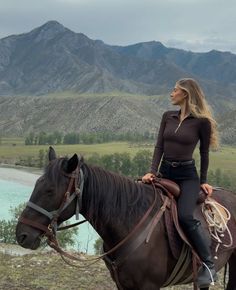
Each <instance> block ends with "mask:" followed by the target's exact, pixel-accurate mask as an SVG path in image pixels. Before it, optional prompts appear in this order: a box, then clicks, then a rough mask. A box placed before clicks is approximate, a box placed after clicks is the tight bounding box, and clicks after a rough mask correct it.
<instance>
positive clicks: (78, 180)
mask: <svg viewBox="0 0 236 290" xmlns="http://www.w3.org/2000/svg"><path fill="white" fill-rule="evenodd" d="M63 174H64V175H66V176H68V177H70V182H69V185H68V188H67V191H66V192H65V194H64V197H63V200H62V202H61V205H60V206H59V208H58V209H57V210H54V211H51V212H49V211H47V210H45V209H44V208H42V207H40V206H38V205H36V204H35V203H33V202H31V201H29V202H28V203H27V206H28V207H30V208H32V209H34V210H36V211H38V212H39V213H41V214H43V215H45V216H47V217H48V218H49V219H50V223H49V225H48V226H45V225H43V224H40V223H38V222H35V221H32V220H30V219H27V218H24V217H20V218H19V222H21V223H24V224H26V225H29V226H31V227H33V228H36V229H39V230H41V231H43V235H42V236H46V237H47V244H48V245H49V246H50V247H51V248H53V249H55V250H56V251H57V252H58V253H59V254H60V255H61V257H62V258H63V260H64V261H65V262H66V263H68V261H66V260H65V259H64V256H65V257H67V258H70V259H71V260H76V261H81V259H79V258H77V257H75V256H73V255H71V254H69V253H67V252H65V251H64V250H62V249H61V248H60V246H59V243H58V241H57V238H56V232H57V231H60V230H64V229H68V228H71V227H74V226H77V225H79V224H82V223H84V222H86V221H87V220H83V221H80V222H77V223H74V224H72V225H68V226H64V227H60V228H58V224H57V221H58V218H59V217H60V214H61V213H62V212H63V211H64V210H65V209H66V208H67V207H68V206H69V205H70V204H71V202H72V201H73V200H74V199H76V212H75V215H76V219H78V218H79V210H80V208H81V207H82V194H83V187H84V173H83V171H82V169H81V168H77V169H76V170H75V171H74V172H73V173H72V174H66V173H64V172H63ZM152 186H153V191H154V199H153V202H152V204H151V205H150V207H149V208H148V210H147V211H146V212H145V214H144V215H143V217H142V218H141V219H140V221H139V222H138V223H137V224H136V226H135V227H134V228H133V230H132V231H131V232H129V233H128V235H127V236H126V237H125V238H124V239H122V240H121V241H120V242H119V243H118V244H116V245H115V246H114V247H113V248H111V249H110V250H108V251H106V252H104V253H103V254H102V255H100V256H98V257H96V258H92V259H88V260H87V261H95V262H93V263H91V264H94V263H96V262H97V261H98V260H100V259H104V258H106V257H108V255H110V254H111V253H113V252H116V251H117V253H119V251H118V250H119V249H120V248H122V247H124V246H125V244H127V246H128V247H129V246H130V245H131V244H132V243H133V242H135V243H136V241H134V240H132V237H133V236H134V235H135V234H136V232H137V231H138V230H140V228H141V227H142V226H143V224H145V222H146V221H147V219H148V218H149V216H150V214H151V213H152V212H153V209H154V208H155V205H156V202H157V190H156V188H155V185H154V183H152ZM73 187H74V192H73V193H71V191H72V188H73ZM167 203H168V197H166V198H165V200H164V203H163V205H162V207H161V208H160V210H159V211H158V212H157V214H156V215H155V216H154V219H152V220H151V222H149V229H148V232H146V233H143V232H142V233H141V234H142V235H143V234H145V235H146V238H145V237H142V240H146V243H148V242H149V239H150V236H151V234H152V231H153V229H154V225H156V224H157V223H158V222H159V220H160V218H161V216H162V214H163V213H164V211H165V209H166V206H167ZM138 243H139V244H141V240H140V241H139V242H138ZM137 246H138V244H137V245H136V247H137ZM121 256H122V255H121ZM119 258H121V259H122V257H119ZM83 262H84V260H83ZM68 264H69V265H71V266H75V265H74V264H70V263H68ZM91 264H90V265H91ZM79 268H83V267H81V266H80V267H79Z"/></svg>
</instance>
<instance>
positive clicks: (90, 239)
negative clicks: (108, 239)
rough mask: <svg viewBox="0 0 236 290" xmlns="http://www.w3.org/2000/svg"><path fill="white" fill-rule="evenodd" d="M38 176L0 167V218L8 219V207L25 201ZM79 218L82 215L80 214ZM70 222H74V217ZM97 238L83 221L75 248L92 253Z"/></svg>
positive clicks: (9, 214)
mask: <svg viewBox="0 0 236 290" xmlns="http://www.w3.org/2000/svg"><path fill="white" fill-rule="evenodd" d="M27 170H28V169H27ZM39 176H40V173H33V172H27V171H25V170H19V169H15V168H7V167H0V204H1V211H0V220H3V219H5V220H7V219H10V218H11V213H10V209H11V208H14V207H16V206H18V205H19V204H21V203H24V202H27V200H28V199H29V197H30V195H31V192H32V190H33V187H34V184H35V182H36V180H37V179H38V178H39ZM80 219H83V217H81V216H80ZM71 222H74V218H72V219H71ZM97 238H98V235H97V233H96V232H95V231H94V230H93V228H92V227H91V226H90V225H89V224H88V223H85V224H83V225H81V226H80V227H79V232H78V237H77V241H76V245H75V248H76V249H78V250H79V251H81V252H86V253H88V254H94V248H93V245H94V243H95V241H96V239H97ZM0 240H1V237H0Z"/></svg>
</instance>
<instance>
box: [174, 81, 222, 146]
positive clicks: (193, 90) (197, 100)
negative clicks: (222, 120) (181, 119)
mask: <svg viewBox="0 0 236 290" xmlns="http://www.w3.org/2000/svg"><path fill="white" fill-rule="evenodd" d="M176 86H177V87H179V88H180V89H182V90H183V91H185V92H186V93H187V94H188V98H187V106H188V109H189V111H190V113H191V114H192V115H193V116H194V117H196V118H207V119H208V120H209V121H210V123H211V140H210V147H211V148H212V149H213V150H217V149H218V148H219V137H218V130H217V123H216V121H215V119H214V117H213V114H212V112H211V108H210V106H209V105H208V103H207V101H206V99H205V95H204V93H203V91H202V89H201V88H200V86H199V84H198V83H197V82H196V81H195V80H194V79H189V78H184V79H180V80H179V81H177V83H176Z"/></svg>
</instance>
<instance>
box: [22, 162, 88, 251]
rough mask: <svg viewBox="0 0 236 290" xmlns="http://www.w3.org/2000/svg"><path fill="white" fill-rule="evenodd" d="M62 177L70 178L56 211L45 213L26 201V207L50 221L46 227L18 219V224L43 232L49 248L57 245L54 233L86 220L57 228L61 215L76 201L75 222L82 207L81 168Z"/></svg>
mask: <svg viewBox="0 0 236 290" xmlns="http://www.w3.org/2000/svg"><path fill="white" fill-rule="evenodd" d="M62 173H63V175H65V176H67V177H69V178H70V182H69V185H68V188H67V190H66V192H65V194H64V196H63V199H62V202H61V204H60V206H59V208H58V209H57V210H53V211H47V210H46V209H44V208H43V207H41V206H38V205H37V204H35V203H33V202H32V201H28V202H27V204H26V206H28V207H30V208H32V209H34V210H35V211H37V212H39V213H41V214H43V215H45V216H47V217H48V218H49V220H50V223H49V224H48V226H45V225H43V224H40V223H38V222H35V221H33V220H30V219H27V218H25V217H20V218H19V222H21V223H23V224H26V225H29V226H31V227H33V228H36V229H39V230H41V231H43V236H46V237H47V238H48V240H47V243H48V244H49V246H51V245H52V244H56V245H58V242H57V239H56V232H57V231H58V230H61V229H66V228H69V227H72V226H75V225H78V224H81V223H83V222H85V221H86V220H84V221H82V222H79V223H76V224H73V225H70V226H65V227H62V228H58V218H59V217H60V215H61V213H62V212H63V211H64V210H65V209H66V208H67V207H68V206H69V205H70V204H71V203H72V202H73V201H74V200H75V199H76V209H75V216H76V220H78V219H79V211H80V208H81V207H82V194H83V188H84V173H83V171H82V169H81V168H79V167H77V168H76V169H75V171H73V172H72V173H71V174H67V173H65V172H62ZM73 188H74V191H73V192H72V193H71V191H72V189H73Z"/></svg>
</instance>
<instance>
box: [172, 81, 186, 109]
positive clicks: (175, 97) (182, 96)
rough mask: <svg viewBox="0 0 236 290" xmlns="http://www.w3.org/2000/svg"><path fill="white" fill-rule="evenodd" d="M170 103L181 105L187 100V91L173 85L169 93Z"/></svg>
mask: <svg viewBox="0 0 236 290" xmlns="http://www.w3.org/2000/svg"><path fill="white" fill-rule="evenodd" d="M170 97H171V103H172V105H176V106H177V105H178V106H180V105H183V104H184V103H185V102H186V100H187V93H186V92H185V91H184V90H182V89H180V88H179V87H178V86H175V87H174V89H173V91H172V93H171V94H170Z"/></svg>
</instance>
